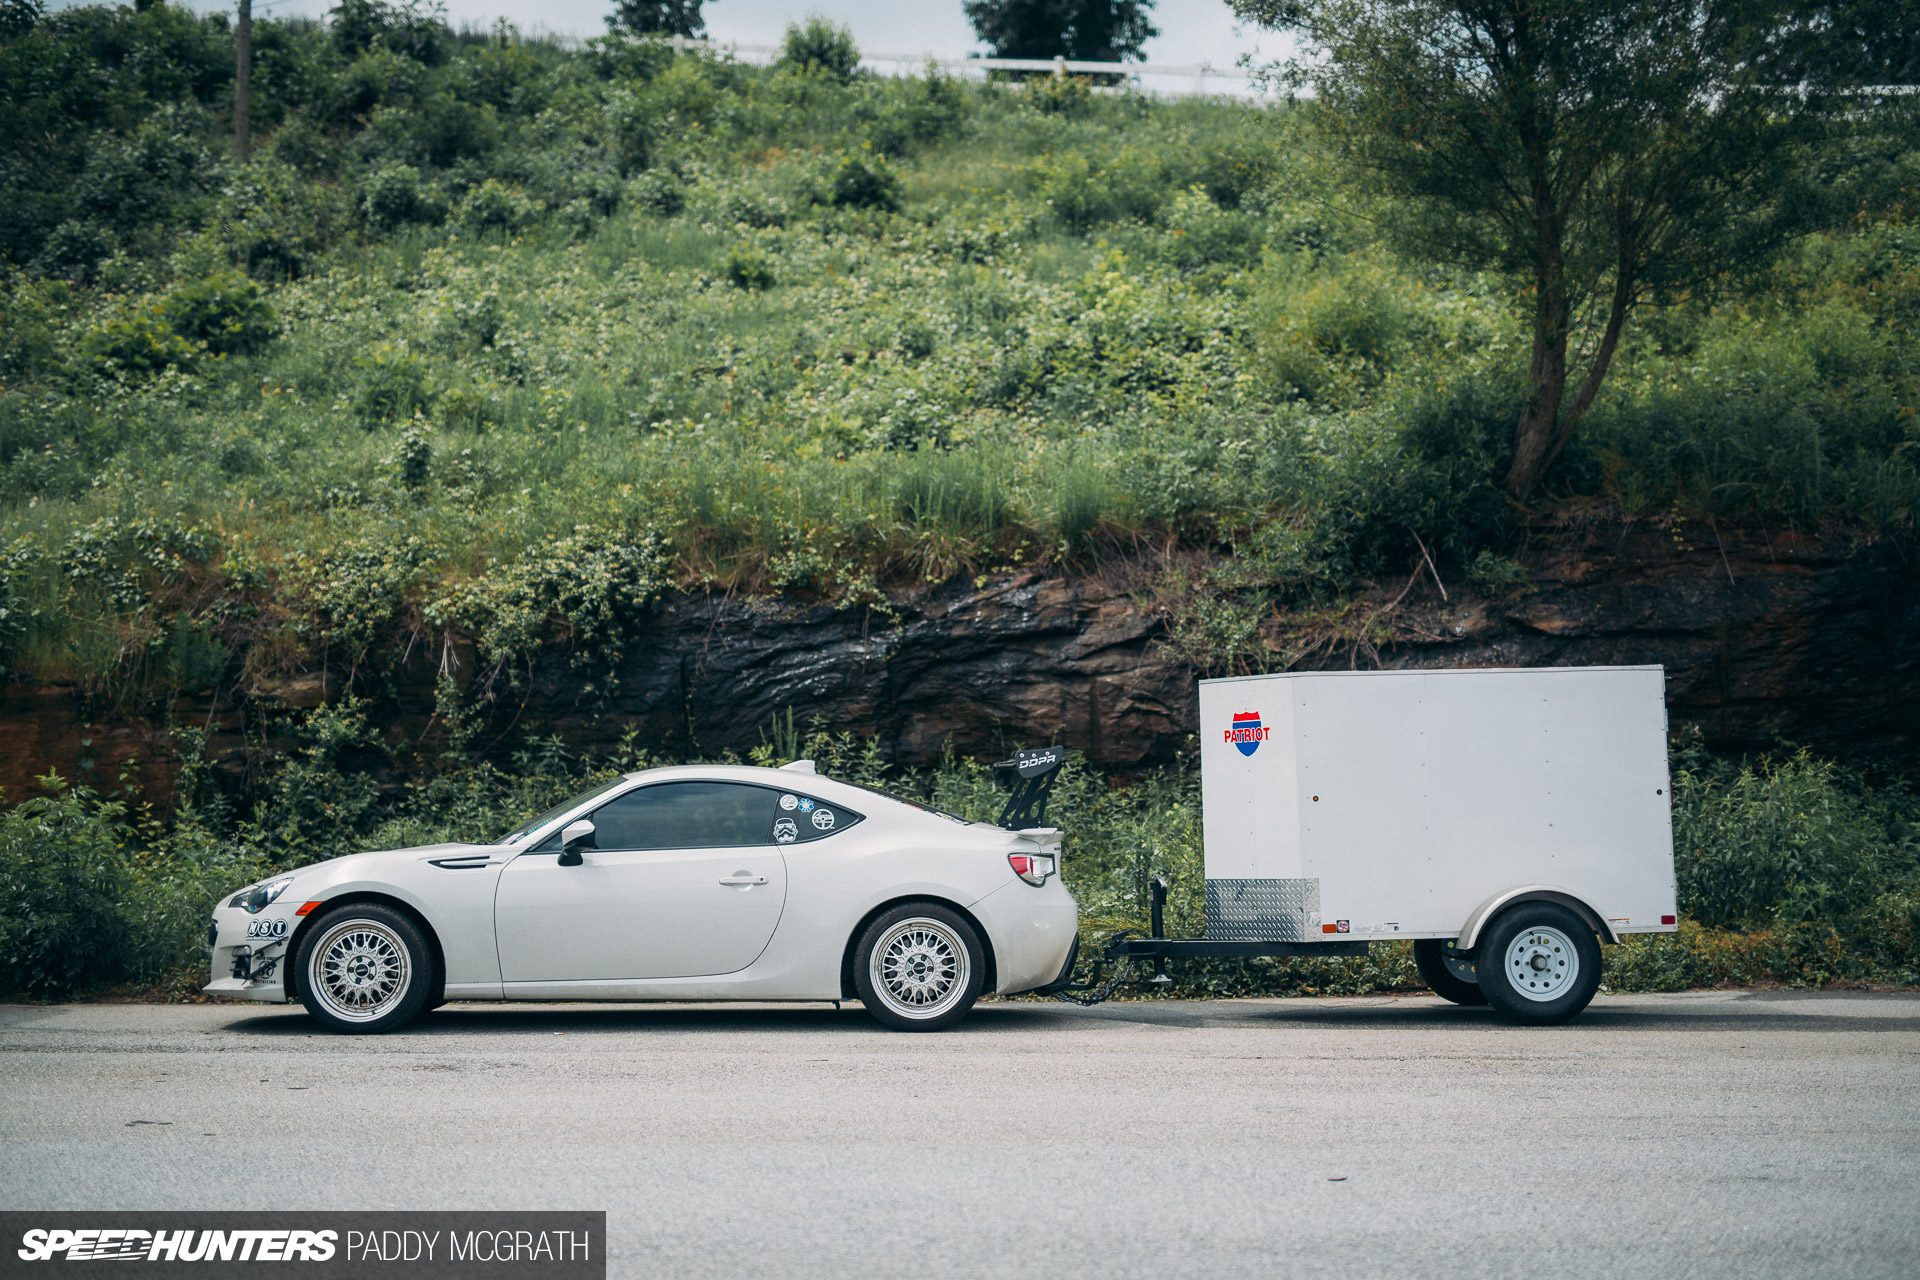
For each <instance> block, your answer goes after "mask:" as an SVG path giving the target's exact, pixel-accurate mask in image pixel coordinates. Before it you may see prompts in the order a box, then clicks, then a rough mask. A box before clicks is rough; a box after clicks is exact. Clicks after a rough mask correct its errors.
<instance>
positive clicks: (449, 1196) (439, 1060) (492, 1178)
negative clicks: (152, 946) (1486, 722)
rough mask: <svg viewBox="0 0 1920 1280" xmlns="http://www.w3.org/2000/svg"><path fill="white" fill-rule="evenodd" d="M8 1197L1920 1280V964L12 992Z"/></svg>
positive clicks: (630, 1243)
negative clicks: (1080, 982)
mask: <svg viewBox="0 0 1920 1280" xmlns="http://www.w3.org/2000/svg"><path fill="white" fill-rule="evenodd" d="M0 1208H7V1209H54V1208H119V1209H136V1208H138V1209H204V1208H322V1209H382V1208H437V1209H450V1208H499V1209H510V1208H521V1209H525V1208H539V1209H572V1208H580V1209H600V1208H604V1209H607V1210H608V1211H609V1216H608V1223H609V1228H610V1232H609V1234H610V1248H609V1252H610V1256H611V1259H612V1263H613V1266H612V1269H611V1272H610V1274H613V1275H618V1276H649V1277H652V1276H664V1277H679V1276H717V1277H721V1276H723V1277H729V1278H732V1277H739V1276H758V1275H776V1276H844V1275H882V1276H895V1275H898V1276H914V1277H932V1276H947V1275H966V1276H973V1275H984V1276H1021V1277H1043V1278H1045V1280H1064V1278H1066V1277H1077V1276H1101V1277H1115V1276H1125V1277H1132V1276H1163V1275H1164V1276H1196V1277H1198V1276H1204V1277H1209V1278H1217V1277H1231V1276H1262V1277H1266V1276H1276V1275H1288V1274H1299V1275H1316V1276H1317V1275H1326V1274H1334V1273H1346V1274H1352V1275H1365V1276H1376V1275H1422V1276H1437V1275H1440V1274H1441V1273H1443V1272H1444V1273H1448V1274H1450V1275H1452V1276H1477V1275H1506V1276H1518V1275H1522V1274H1525V1275H1529V1276H1538V1275H1554V1276H1612V1275H1623V1274H1629V1273H1638V1274H1656V1273H1658V1274H1661V1275H1667V1276H1694V1275H1702V1276H1704V1275H1726V1276H1739V1277H1742V1278H1743V1280H1750V1278H1752V1277H1760V1276H1772V1275H1778V1276H1794V1277H1801V1276H1810V1275H1819V1276H1839V1275H1844V1276H1889V1277H1891V1276H1903V1277H1909V1276H1912V1275H1914V1274H1915V1268H1916V1267H1917V1266H1920V1263H1917V1262H1916V1258H1920V996H1915V995H1802V994H1791V993H1777V994H1757V995H1740V994H1723V993H1710V994H1697V995H1681V996H1635V997H1628V996H1617V997H1604V996H1603V997H1602V998H1601V999H1600V1000H1599V1001H1597V1002H1596V1003H1595V1005H1594V1007H1593V1008H1592V1009H1590V1010H1589V1011H1588V1012H1587V1013H1586V1014H1585V1015H1584V1016H1583V1017H1582V1018H1581V1019H1580V1020H1578V1021H1577V1022H1575V1023H1573V1024H1572V1025H1570V1026H1568V1027H1564V1028H1557V1029H1547V1030H1538V1029H1518V1028H1512V1027H1507V1026H1505V1025H1502V1024H1500V1023H1499V1022H1496V1021H1495V1020H1494V1019H1493V1018H1492V1017H1491V1016H1489V1015H1488V1014H1486V1013H1485V1012H1484V1011H1469V1010H1458V1009H1454V1008H1452V1007H1451V1006H1448V1005H1443V1004H1441V1003H1440V1002H1439V1001H1437V1000H1433V999H1429V998H1400V999H1366V1000H1274V1001H1226V1002H1215V1003H1162V1004H1139V1003H1135V1004H1108V1005H1105V1006H1102V1007H1100V1008H1097V1009H1087V1010H1082V1009H1075V1008H1070V1007H1067V1006H1063V1005H1045V1004H1032V1003H1016V1004H1010V1005H988V1006H983V1007H982V1008H981V1009H980V1010H978V1011H977V1012H976V1013H975V1014H974V1016H973V1017H972V1018H971V1019H969V1020H968V1021H967V1022H966V1023H964V1024H962V1026H961V1027H960V1028H958V1029H956V1030H955V1031H953V1032H950V1033H947V1034H944V1035H933V1036H918V1035H900V1034H894V1033H890V1032H886V1031H882V1030H880V1029H879V1028H878V1027H877V1026H874V1025H872V1024H870V1023H869V1022H868V1020H867V1019H866V1017H865V1015H864V1014H863V1013H861V1012H860V1011H859V1010H858V1009H857V1008H855V1007H849V1008H848V1009H846V1010H843V1011H839V1012H836V1011H835V1010H833V1009H832V1008H831V1007H828V1006H791V1007H771V1008H769V1007H751V1008H749V1007H741V1006H735V1007H715V1006H699V1007H694V1006H666V1007H659V1006H656V1007H633V1006H625V1007H599V1008H592V1007H585V1006H533V1005H520V1006H509V1007H498V1006H495V1007H488V1006H477V1005H465V1006H462V1005H454V1006H449V1007H448V1008H446V1009H443V1010H441V1011H440V1012H438V1013H436V1014H433V1015H431V1016H430V1017H429V1018H428V1019H427V1021H426V1022H425V1023H424V1024H422V1025H421V1027H420V1028H418V1029H417V1030H414V1031H410V1032H407V1033H403V1034H400V1035H395V1036H387V1037H379V1038H342V1037H334V1036H329V1035H322V1034H318V1033H316V1032H315V1031H314V1030H313V1029H312V1028H311V1026H310V1025H309V1024H308V1023H307V1021H306V1019H305V1018H304V1016H302V1015H301V1014H300V1013H299V1012H298V1011H297V1010H286V1009H281V1008H279V1007H261V1006H217V1007H205V1006H196V1007H167V1006H151V1005H93V1006H69V1007H46V1008H26V1007H18V1006H14V1007H5V1008H0Z"/></svg>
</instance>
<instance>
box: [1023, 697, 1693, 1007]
mask: <svg viewBox="0 0 1920 1280" xmlns="http://www.w3.org/2000/svg"><path fill="white" fill-rule="evenodd" d="M1666 725H1667V720H1666V702H1665V674H1664V672H1663V671H1662V670H1661V668H1659V667H1556V668H1546V669H1537V670H1488V669H1473V670H1457V671H1381V672H1314V673H1300V674H1289V675H1277V676H1250V677H1241V678H1236V679H1228V680H1204V681H1202V682H1201V684H1200V726H1201V735H1200V737H1201V800H1202V811H1203V827H1204V834H1205V839H1206V876H1207V881H1206V936H1205V937H1203V938H1169V937H1167V936H1166V930H1165V928H1164V919H1163V917H1164V912H1163V907H1164V903H1165V899H1166V886H1165V884H1164V883H1163V882H1161V881H1159V880H1157V879H1156V880H1155V881H1154V882H1153V883H1152V885H1150V899H1149V900H1150V904H1151V910H1152V922H1153V923H1152V933H1151V936H1149V937H1144V938H1142V937H1138V936H1133V935H1120V936H1117V937H1114V938H1112V939H1110V940H1109V941H1108V942H1107V943H1106V945H1105V947H1104V948H1103V950H1102V953H1101V955H1100V956H1099V958H1098V959H1097V960H1096V962H1095V964H1094V966H1093V969H1092V972H1091V973H1090V974H1089V976H1088V977H1087V978H1086V980H1085V981H1083V982H1078V983H1071V984H1068V985H1064V986H1061V987H1057V988H1055V989H1052V990H1050V991H1048V992H1047V994H1052V995H1055V996H1057V997H1058V998H1060V999H1065V1000H1072V1001H1075V1002H1078V1003H1094V1002H1096V1001H1098V1000H1100V999H1105V998H1106V997H1107V996H1109V995H1111V994H1112V993H1113V991H1114V990H1116V989H1117V988H1118V986H1119V985H1120V984H1121V983H1122V982H1124V981H1125V980H1126V979H1127V978H1128V977H1129V976H1131V971H1132V968H1133V967H1134V966H1135V965H1137V964H1140V963H1144V962H1151V963H1152V965H1153V967H1154V973H1155V978H1156V979H1157V980H1164V977H1165V965H1166V964H1167V962H1169V961H1174V960H1183V959H1223V958H1248V957H1260V956H1274V957H1285V956H1353V955H1359V954H1362V953H1363V952H1364V951H1365V950H1366V948H1367V946H1368V945H1369V944H1371V943H1373V942H1380V941H1392V940H1397V939H1408V940H1411V941H1412V942H1413V947H1414V958H1415V961H1416V963H1417V964H1418V966H1419V968H1420V971H1421V973H1422V975H1423V976H1424V977H1425V978H1426V979H1427V981H1428V983H1429V984H1430V985H1431V986H1432V987H1433V989H1434V990H1435V992H1436V994H1439V995H1441V996H1443V997H1445V998H1446V999H1448V1000H1451V1001H1453V1002H1454V1003H1456V1004H1489V1005H1492V1006H1493V1007H1494V1008H1495V1010H1496V1011H1498V1012H1499V1013H1501V1014H1503V1015H1505V1016H1506V1017H1508V1018H1510V1019H1512V1020H1514V1021H1517V1022H1527V1023H1554V1022H1563V1021H1565V1020H1566V1019H1568V1018H1571V1017H1573V1016H1574V1015H1575V1014H1577V1013H1579V1012H1580V1011H1581V1010H1582V1009H1584V1008H1585V1007H1586V1005H1587V1003H1588V1002H1589V1001H1590V1000H1591V999H1592V998H1593V995H1594V993H1595V992H1596V991H1597V990H1598V989H1599V985H1600V974H1601V959H1600V943H1601V941H1603V940H1604V941H1606V942H1618V941H1619V940H1620V939H1621V938H1622V937H1624V936H1626V935H1628V934H1633V933H1663V932H1672V931H1673V930H1674V929H1675V928H1676V927H1677V919H1678V909H1677V907H1676V905H1675V900H1676V896H1677V891H1676V884H1675V879H1674V869H1673V837H1672V828H1671V821H1670V813H1669V799H1668V797H1669V796H1670V794H1671V787H1670V785H1669V783H1668V778H1667V751H1666V745H1667V744H1666ZM1009 807H1010V808H1011V805H1010V806H1009ZM1109 970H1111V971H1110V972H1109Z"/></svg>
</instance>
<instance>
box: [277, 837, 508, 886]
mask: <svg viewBox="0 0 1920 1280" xmlns="http://www.w3.org/2000/svg"><path fill="white" fill-rule="evenodd" d="M500 847H501V846H499V845H493V844H422V845H415V846H413V847H412V848H410V849H372V850H368V851H367V852H365V853H349V854H346V855H344V856H342V857H338V858H328V859H327V860H326V861H324V862H309V863H308V864H307V865H306V866H304V867H295V868H294V869H293V870H291V871H282V872H280V873H279V874H280V875H283V876H293V877H294V878H295V879H296V880H304V879H306V878H307V877H309V876H312V875H315V874H318V873H330V875H331V878H333V879H336V880H340V879H359V878H361V877H364V876H371V875H374V874H377V873H378V872H379V871H380V869H381V868H383V867H392V866H396V865H400V864H412V863H416V862H426V861H429V860H430V859H433V858H457V857H462V856H465V857H475V856H484V855H487V854H492V853H495V852H498V851H499V850H500ZM270 878H271V877H270Z"/></svg>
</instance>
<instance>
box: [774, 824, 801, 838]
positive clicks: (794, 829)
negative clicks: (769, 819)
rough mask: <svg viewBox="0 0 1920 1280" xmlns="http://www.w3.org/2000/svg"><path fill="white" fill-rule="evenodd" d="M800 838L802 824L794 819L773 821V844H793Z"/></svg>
mask: <svg viewBox="0 0 1920 1280" xmlns="http://www.w3.org/2000/svg"><path fill="white" fill-rule="evenodd" d="M799 838H800V824H799V823H797V822H795V821H794V820H793V819H792V818H775V819H774V820H773V842H774V843H775V844H792V843H793V842H794V841H795V840H798V839H799Z"/></svg>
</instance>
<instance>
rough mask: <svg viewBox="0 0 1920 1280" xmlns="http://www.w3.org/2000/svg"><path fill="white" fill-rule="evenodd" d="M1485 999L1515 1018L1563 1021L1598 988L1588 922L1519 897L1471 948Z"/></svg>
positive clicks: (1595, 948)
mask: <svg viewBox="0 0 1920 1280" xmlns="http://www.w3.org/2000/svg"><path fill="white" fill-rule="evenodd" d="M1474 955H1475V956H1476V957H1477V960H1476V963H1475V965H1474V973H1475V976H1476V977H1478V978H1479V979H1480V990H1481V991H1482V992H1484V993H1485V994H1486V997H1487V1003H1488V1004H1490V1005H1492V1006H1493V1007H1494V1008H1495V1009H1496V1010H1498V1011H1499V1012H1500V1013H1502V1014H1504V1015H1505V1016H1506V1017H1507V1018H1508V1019H1510V1020H1511V1021H1514V1022H1527V1023H1534V1024H1552V1023H1556V1022H1565V1021H1566V1020H1567V1019H1568V1018H1571V1017H1573V1015H1574V1014H1576V1013H1579V1012H1580V1011H1581V1010H1582V1009H1584V1008H1586V1007H1587V1003H1588V1002H1589V1001H1590V1000H1592V999H1593V996H1594V993H1595V992H1596V991H1598V990H1599V989H1600V940H1599V939H1598V938H1596V937H1595V936H1594V932H1593V927H1592V926H1591V925H1589V924H1588V923H1587V922H1586V921H1584V920H1582V919H1581V918H1580V917H1579V916H1578V915H1576V914H1575V913H1574V912H1572V911H1569V910H1568V909H1567V908H1565V907H1562V906H1557V905H1555V904H1554V903H1551V902H1523V903H1521V904H1519V905H1518V906H1514V907H1509V908H1507V909H1506V910H1505V911H1503V912H1501V913H1500V914H1499V915H1498V916H1496V917H1495V918H1494V921H1493V923H1492V924H1491V925H1489V926H1487V930H1486V932H1485V933H1484V934H1482V935H1481V937H1480V945H1479V946H1478V947H1476V948H1475V949H1474Z"/></svg>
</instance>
